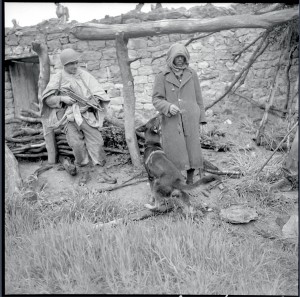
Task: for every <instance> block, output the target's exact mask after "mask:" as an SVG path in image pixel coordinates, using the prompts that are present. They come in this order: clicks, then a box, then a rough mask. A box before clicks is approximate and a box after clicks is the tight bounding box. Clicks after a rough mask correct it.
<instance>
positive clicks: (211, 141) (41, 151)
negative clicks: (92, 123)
mask: <svg viewBox="0 0 300 297" xmlns="http://www.w3.org/2000/svg"><path fill="white" fill-rule="evenodd" d="M15 125H16V126H15V127H14V131H15V132H12V133H10V135H9V136H8V135H7V136H5V140H6V143H7V145H8V147H9V148H10V150H11V151H12V153H13V154H14V155H15V157H18V158H26V159H27V158H41V157H47V156H48V153H47V150H46V143H45V139H44V136H43V128H42V124H41V123H39V122H38V121H37V122H36V123H32V122H31V123H28V122H25V121H21V120H19V122H17V123H16V124H15ZM101 133H102V137H103V141H104V150H105V151H106V152H107V153H118V154H128V153H129V151H128V148H127V144H126V138H125V132H124V128H122V127H118V126H114V125H112V124H111V123H109V122H107V121H105V122H104V125H103V128H101ZM215 134H218V131H210V132H209V133H207V134H206V135H202V136H201V138H200V142H201V147H202V148H204V149H212V150H215V151H228V150H230V149H231V147H232V144H231V143H226V142H223V141H220V139H219V140H217V139H216V135H215ZM219 134H220V133H219ZM219 134H218V136H219V137H218V138H222V136H224V135H223V134H222V135H219ZM137 137H138V144H139V149H140V152H141V153H142V152H143V150H144V149H143V147H144V139H143V138H142V137H141V136H139V135H138V136H137ZM55 139H56V144H57V150H58V154H59V155H63V156H69V157H73V152H72V149H71V147H70V146H69V145H68V142H67V139H66V135H65V134H64V133H62V130H61V129H56V130H55Z"/></svg>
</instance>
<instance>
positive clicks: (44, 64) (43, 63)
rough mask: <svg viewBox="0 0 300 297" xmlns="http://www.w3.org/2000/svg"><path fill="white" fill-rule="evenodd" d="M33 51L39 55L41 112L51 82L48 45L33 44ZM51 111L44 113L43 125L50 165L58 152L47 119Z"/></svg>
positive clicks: (53, 134) (55, 161) (54, 160)
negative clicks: (44, 94)
mask: <svg viewBox="0 0 300 297" xmlns="http://www.w3.org/2000/svg"><path fill="white" fill-rule="evenodd" d="M32 49H33V50H34V51H35V52H36V53H37V54H38V57H39V62H40V74H39V81H38V100H39V104H40V110H41V111H42V107H43V105H42V94H43V91H44V90H45V88H46V86H47V84H48V82H49V80H50V59H49V56H48V48H47V45H46V44H44V43H41V42H37V41H36V42H32ZM49 113H50V109H49V108H48V109H47V110H45V111H44V112H42V124H43V130H44V137H45V141H46V148H47V152H48V163H49V164H54V163H57V158H58V152H57V147H56V142H55V133H54V129H53V128H50V127H48V124H47V119H48V117H49Z"/></svg>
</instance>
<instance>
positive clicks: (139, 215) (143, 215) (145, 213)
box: [93, 205, 173, 229]
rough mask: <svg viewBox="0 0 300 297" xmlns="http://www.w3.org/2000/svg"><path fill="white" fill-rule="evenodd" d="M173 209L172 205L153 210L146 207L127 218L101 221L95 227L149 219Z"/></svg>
mask: <svg viewBox="0 0 300 297" xmlns="http://www.w3.org/2000/svg"><path fill="white" fill-rule="evenodd" d="M172 210H173V207H170V206H169V207H168V206H165V205H163V206H162V207H161V209H160V210H159V211H151V210H149V209H144V210H140V211H137V212H135V213H131V214H129V215H128V216H127V217H126V218H120V219H115V220H112V221H109V222H107V223H102V222H99V223H97V224H94V225H93V228H94V229H101V228H103V227H109V226H111V227H113V226H117V225H120V224H126V223H127V222H129V221H141V220H144V219H147V218H149V217H153V216H158V215H163V214H165V213H168V212H170V211H172Z"/></svg>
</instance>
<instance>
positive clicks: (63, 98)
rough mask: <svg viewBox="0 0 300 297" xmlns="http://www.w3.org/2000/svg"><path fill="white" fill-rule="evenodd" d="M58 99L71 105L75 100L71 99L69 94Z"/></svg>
mask: <svg viewBox="0 0 300 297" xmlns="http://www.w3.org/2000/svg"><path fill="white" fill-rule="evenodd" d="M60 101H61V102H64V103H65V104H67V105H72V104H74V103H75V102H76V100H75V99H72V98H71V97H69V96H60Z"/></svg>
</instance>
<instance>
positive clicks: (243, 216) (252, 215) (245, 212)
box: [220, 205, 258, 224]
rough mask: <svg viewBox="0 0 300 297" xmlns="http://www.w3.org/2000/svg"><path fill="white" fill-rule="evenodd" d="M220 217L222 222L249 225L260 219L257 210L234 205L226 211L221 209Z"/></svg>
mask: <svg viewBox="0 0 300 297" xmlns="http://www.w3.org/2000/svg"><path fill="white" fill-rule="evenodd" d="M220 217H221V219H222V220H224V221H226V222H229V223H233V224H243V223H249V222H250V221H252V220H256V219H257V218H258V214H257V212H256V211H255V209H253V208H251V207H248V206H244V205H233V206H230V207H228V208H226V209H221V211H220Z"/></svg>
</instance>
